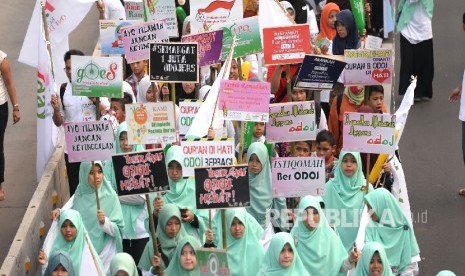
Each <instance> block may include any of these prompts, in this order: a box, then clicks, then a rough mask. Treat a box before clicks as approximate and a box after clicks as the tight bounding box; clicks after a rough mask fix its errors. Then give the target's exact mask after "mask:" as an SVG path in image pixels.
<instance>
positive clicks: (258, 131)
mask: <svg viewBox="0 0 465 276" xmlns="http://www.w3.org/2000/svg"><path fill="white" fill-rule="evenodd" d="M263 134H265V123H262V122H256V123H255V126H254V127H253V137H255V138H260V137H262V136H263Z"/></svg>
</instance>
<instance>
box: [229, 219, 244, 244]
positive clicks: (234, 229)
mask: <svg viewBox="0 0 465 276" xmlns="http://www.w3.org/2000/svg"><path fill="white" fill-rule="evenodd" d="M230 230H231V236H233V237H234V238H236V239H240V238H242V236H243V235H244V232H245V226H244V224H243V223H242V221H240V220H239V219H237V218H234V220H233V221H232V223H231V229H230Z"/></svg>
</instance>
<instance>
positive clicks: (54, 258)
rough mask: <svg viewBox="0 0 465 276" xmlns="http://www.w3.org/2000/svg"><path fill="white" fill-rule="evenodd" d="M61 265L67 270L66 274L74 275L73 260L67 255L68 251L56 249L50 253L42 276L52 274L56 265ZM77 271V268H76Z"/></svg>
mask: <svg viewBox="0 0 465 276" xmlns="http://www.w3.org/2000/svg"><path fill="white" fill-rule="evenodd" d="M60 264H61V265H62V266H63V267H64V268H65V269H66V271H67V272H68V276H74V275H76V273H74V268H73V262H72V261H71V258H70V257H69V255H68V253H66V252H64V251H57V252H54V253H52V255H51V256H50V259H49V261H48V265H47V269H46V270H45V272H44V276H52V272H53V271H54V270H55V268H57V266H58V265H60ZM78 271H79V270H78Z"/></svg>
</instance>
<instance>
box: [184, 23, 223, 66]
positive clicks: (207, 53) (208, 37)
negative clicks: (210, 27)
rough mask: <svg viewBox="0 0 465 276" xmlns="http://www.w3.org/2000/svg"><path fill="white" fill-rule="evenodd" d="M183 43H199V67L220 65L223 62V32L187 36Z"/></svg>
mask: <svg viewBox="0 0 465 276" xmlns="http://www.w3.org/2000/svg"><path fill="white" fill-rule="evenodd" d="M181 41H182V42H197V44H198V54H199V66H204V65H210V64H214V63H218V62H219V61H220V60H221V49H222V43H223V30H217V31H212V32H206V33H201V34H195V35H186V36H183V37H182V38H181Z"/></svg>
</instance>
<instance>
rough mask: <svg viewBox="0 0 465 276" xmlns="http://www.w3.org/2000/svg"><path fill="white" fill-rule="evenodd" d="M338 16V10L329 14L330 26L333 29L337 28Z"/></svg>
mask: <svg viewBox="0 0 465 276" xmlns="http://www.w3.org/2000/svg"><path fill="white" fill-rule="evenodd" d="M336 15H337V11H336V10H333V11H330V12H329V16H328V25H329V26H330V27H331V28H333V29H334V28H336V25H335V24H336Z"/></svg>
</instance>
